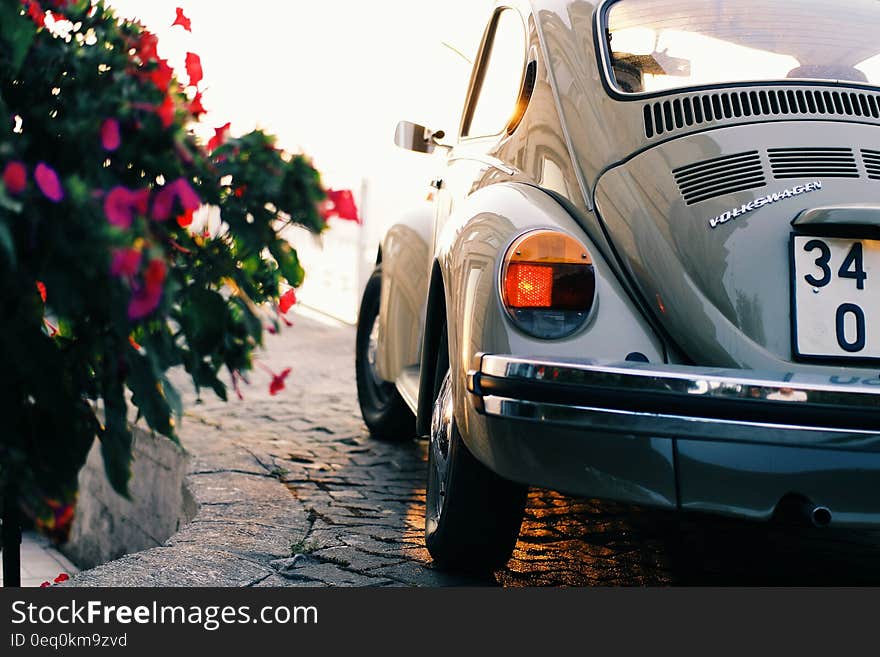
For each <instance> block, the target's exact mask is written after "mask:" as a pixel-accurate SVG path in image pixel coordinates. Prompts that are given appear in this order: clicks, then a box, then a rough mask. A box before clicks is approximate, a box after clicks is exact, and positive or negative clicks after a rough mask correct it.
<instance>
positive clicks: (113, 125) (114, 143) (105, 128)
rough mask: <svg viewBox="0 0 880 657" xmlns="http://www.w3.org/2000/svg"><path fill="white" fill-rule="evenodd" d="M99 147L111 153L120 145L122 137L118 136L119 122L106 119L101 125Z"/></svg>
mask: <svg viewBox="0 0 880 657" xmlns="http://www.w3.org/2000/svg"><path fill="white" fill-rule="evenodd" d="M101 145H102V146H103V147H104V150H105V151H109V152H110V153H112V152H113V151H116V150H118V149H119V147H120V146H121V145H122V137H121V136H120V135H119V121H117V120H116V119H107V120H106V121H104V123H102V124H101Z"/></svg>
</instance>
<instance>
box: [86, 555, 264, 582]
mask: <svg viewBox="0 0 880 657" xmlns="http://www.w3.org/2000/svg"><path fill="white" fill-rule="evenodd" d="M272 574H274V571H272V570H271V569H270V568H268V567H267V566H264V565H260V564H256V563H254V562H252V561H250V560H248V559H244V558H242V557H240V556H237V555H234V554H230V553H228V552H220V551H215V550H210V549H204V548H200V547H198V546H186V545H184V546H177V547H161V548H154V549H152V550H147V551H146V552H140V553H138V554H133V555H129V556H127V557H123V558H122V559H119V560H118V561H114V562H112V563H110V564H106V565H104V566H99V567H98V568H95V569H93V570H89V571H85V572H83V573H80V574H79V575H77V577H76V578H75V579H74V580H73V582H72V585H75V586H82V587H107V586H122V587H146V588H152V587H168V586H174V587H241V586H250V585H251V584H252V583H255V582H257V581H258V580H260V579H262V578H265V577H267V576H269V575H272Z"/></svg>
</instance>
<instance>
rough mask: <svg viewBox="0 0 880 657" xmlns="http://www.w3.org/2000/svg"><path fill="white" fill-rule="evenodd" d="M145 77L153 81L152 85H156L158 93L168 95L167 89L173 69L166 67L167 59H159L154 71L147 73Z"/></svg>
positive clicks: (172, 76) (172, 75)
mask: <svg viewBox="0 0 880 657" xmlns="http://www.w3.org/2000/svg"><path fill="white" fill-rule="evenodd" d="M147 77H148V78H150V79H151V80H152V81H153V84H155V85H156V88H158V89H159V91H161V92H162V93H168V88H169V87H170V86H171V80H172V79H173V78H174V69H172V68H171V67H170V66H169V65H168V60H167V59H160V60H159V66H158V67H157V68H156V70H155V71H150V72H149V73H147Z"/></svg>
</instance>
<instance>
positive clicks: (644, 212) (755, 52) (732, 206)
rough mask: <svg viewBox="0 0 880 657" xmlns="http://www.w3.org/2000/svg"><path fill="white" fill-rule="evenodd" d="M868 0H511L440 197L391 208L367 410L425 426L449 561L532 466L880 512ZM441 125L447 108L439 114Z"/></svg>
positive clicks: (730, 504)
mask: <svg viewBox="0 0 880 657" xmlns="http://www.w3.org/2000/svg"><path fill="white" fill-rule="evenodd" d="M878 24H880V3H877V2H876V1H875V0H838V2H835V3H829V2H827V1H825V0H606V1H602V2H594V1H590V0H533V2H532V3H531V4H525V3H520V2H517V1H515V0H511V1H509V2H504V3H502V4H500V5H498V6H497V7H496V8H495V9H494V11H493V12H492V14H491V18H490V20H489V23H488V26H487V28H486V30H485V35H484V37H483V39H482V44H481V46H480V48H479V54H478V57H477V59H476V62H475V65H474V70H473V73H472V76H471V79H470V85H469V91H468V94H467V100H466V103H465V106H464V110H463V112H462V116H461V122H460V125H459V126H458V128H457V130H456V131H454V134H452V133H453V131H452V130H449V126H442V127H444V128H446V129H447V133H450V134H444V133H442V132H438V131H435V130H432V129H429V128H427V127H424V126H420V125H415V124H412V123H406V122H403V123H401V124H400V125H399V126H398V130H397V135H396V141H397V144H398V145H400V146H402V147H404V148H407V149H410V150H413V151H416V152H421V153H431V152H435V151H437V152H438V155H439V154H440V151H442V152H443V153H444V155H445V157H444V158H443V170H442V172H441V173H440V175H439V178H438V180H437V181H436V182H435V183H434V186H435V187H436V192H435V197H436V198H435V201H434V207H433V211H432V213H430V214H426V213H421V212H415V213H413V214H410V215H409V216H406V217H404V218H402V219H401V220H400V221H398V222H397V223H396V224H395V225H393V226H392V227H391V228H390V230H389V231H388V233H387V235H386V236H385V238H384V240H383V242H382V244H381V247H380V249H379V252H378V257H377V263H376V270H375V273H374V274H373V276H372V278H371V279H370V281H369V284H368V285H367V287H366V291H365V293H364V297H363V302H362V307H361V311H360V319H359V325H358V333H357V383H358V391H359V397H360V404H361V407H362V410H363V416H364V419H365V421H366V424H367V426H368V427H369V429H370V430H371V432H372V433H373V434H374V435H375V436H377V437H380V438H385V439H391V440H393V439H402V438H408V437H410V436H412V435H413V434H417V435H419V436H426V437H429V438H430V447H429V449H428V479H427V493H426V523H425V525H426V543H427V547H428V548H429V550H430V552H431V554H432V555H433V557H434V558H435V560H436V561H437V563H438V564H440V565H442V566H446V567H449V568H467V569H470V570H475V569H490V568H493V567H496V566H498V565H500V564H503V563H504V562H505V561H506V560H507V559H508V558H509V556H510V554H511V551H512V549H513V546H514V544H515V541H516V538H517V534H518V531H519V526H520V523H521V519H522V515H523V508H524V504H525V499H526V486H527V485H537V486H542V487H547V488H552V489H557V490H561V491H564V492H568V493H572V494H576V495H579V496H587V497H590V498H596V499H608V500H616V501H621V502H625V503H632V504H637V505H647V506H653V507H660V508H665V509H673V510H681V511H701V512H713V513H719V514H725V515H729V516H737V517H741V518H748V519H754V520H770V519H772V518H774V517H775V516H777V515H778V514H781V513H783V512H784V513H785V514H791V515H792V516H793V517H795V519H797V520H800V521H803V522H805V523H812V524H814V525H817V526H829V525H833V526H841V527H862V528H868V527H874V528H876V527H878V525H880V412H878V411H880V40H878V39H877V38H876V26H877V25H878ZM436 127H441V126H436Z"/></svg>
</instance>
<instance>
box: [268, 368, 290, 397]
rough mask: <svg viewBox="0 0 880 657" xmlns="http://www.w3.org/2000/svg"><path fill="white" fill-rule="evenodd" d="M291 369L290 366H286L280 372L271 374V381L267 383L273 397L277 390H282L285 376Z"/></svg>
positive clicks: (287, 375)
mask: <svg viewBox="0 0 880 657" xmlns="http://www.w3.org/2000/svg"><path fill="white" fill-rule="evenodd" d="M292 371H293V370H292V369H291V368H289V367H288V368H287V369H286V370H284V371H283V372H282V373H281V374H273V375H272V383H270V384H269V394H270V395H272V396H273V397H274V396H275V395H277V394H278V393H279V392H281V391H282V390H284V388H285V387H286V386H285V384H284V382H285V381H286V380H287V377H289V376H290V373H291V372H292Z"/></svg>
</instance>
